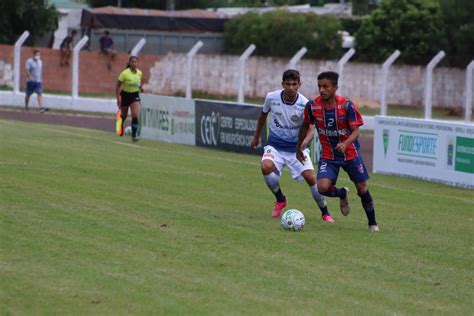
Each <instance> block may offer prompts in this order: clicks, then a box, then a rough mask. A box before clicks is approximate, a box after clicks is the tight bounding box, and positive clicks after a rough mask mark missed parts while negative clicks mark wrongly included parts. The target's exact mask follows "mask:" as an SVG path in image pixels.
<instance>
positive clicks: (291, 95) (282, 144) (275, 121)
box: [251, 69, 334, 223]
mask: <svg viewBox="0 0 474 316" xmlns="http://www.w3.org/2000/svg"><path fill="white" fill-rule="evenodd" d="M281 85H282V87H283V89H279V90H276V91H273V92H270V93H268V94H267V96H266V97H265V103H264V105H263V108H262V112H260V115H259V117H258V122H257V127H256V130H255V134H254V137H253V139H252V142H251V147H252V148H254V149H255V148H257V146H258V144H259V141H260V133H261V131H262V128H263V126H264V125H265V122H266V120H267V116H268V114H269V113H270V119H269V130H270V135H269V137H268V145H267V146H265V147H264V149H263V156H262V160H261V170H262V174H263V178H264V179H265V183H266V184H267V186H268V188H269V189H270V190H271V192H272V193H273V194H274V195H275V198H276V202H275V207H274V209H273V212H272V217H279V216H280V213H281V211H282V210H283V209H284V208H285V207H286V206H287V205H288V201H287V199H286V197H285V196H284V195H283V193H282V191H281V188H280V176H281V172H282V171H283V168H284V167H285V166H288V169H289V170H290V173H291V176H292V178H293V179H295V180H296V181H302V180H303V179H304V180H305V181H306V183H307V184H308V186H309V188H310V191H311V195H312V197H313V199H314V200H315V202H316V203H317V205H318V207H319V209H320V210H321V213H322V219H323V221H325V222H327V223H332V222H334V219H333V218H332V217H331V214H330V213H329V211H328V208H327V203H326V201H325V199H324V197H323V196H321V195H320V194H319V192H318V187H317V185H316V176H315V172H314V168H313V163H312V162H311V159H309V158H308V159H307V160H306V161H305V162H304V163H301V162H300V161H298V159H297V158H296V144H297V142H298V132H299V128H300V126H301V124H302V123H303V114H304V109H305V106H306V103H307V102H308V99H307V98H306V97H305V96H304V95H302V94H301V93H299V92H298V89H299V88H300V86H301V81H300V73H299V72H298V71H297V70H293V69H288V70H286V71H285V72H284V73H283V77H282V82H281ZM313 135H314V127H313V129H312V130H311V131H310V132H309V133H308V134H307V136H306V138H305V140H304V144H303V146H302V147H303V148H305V153H306V156H307V157H310V154H309V149H308V148H307V145H308V144H309V142H310V141H311V139H312V138H313Z"/></svg>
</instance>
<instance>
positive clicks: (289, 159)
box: [262, 146, 314, 181]
mask: <svg viewBox="0 0 474 316" xmlns="http://www.w3.org/2000/svg"><path fill="white" fill-rule="evenodd" d="M303 153H304V154H305V156H306V157H308V159H306V161H305V162H304V164H302V163H301V162H300V161H299V160H298V159H296V153H289V152H286V151H278V150H276V149H275V148H274V147H272V146H265V147H264V148H263V156H262V161H264V160H271V161H273V163H274V164H275V166H276V168H277V169H278V172H280V174H281V172H282V171H283V168H285V166H288V169H289V170H290V173H291V177H292V178H293V179H295V180H296V181H303V180H304V178H303V177H302V176H301V174H302V173H303V171H305V170H314V167H313V163H312V162H311V157H310V155H309V149H308V148H306V149H305V150H303Z"/></svg>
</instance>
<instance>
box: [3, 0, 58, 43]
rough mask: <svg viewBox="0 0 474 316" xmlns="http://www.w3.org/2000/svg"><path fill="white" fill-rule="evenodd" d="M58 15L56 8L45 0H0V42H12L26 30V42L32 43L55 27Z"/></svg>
mask: <svg viewBox="0 0 474 316" xmlns="http://www.w3.org/2000/svg"><path fill="white" fill-rule="evenodd" d="M58 16H59V13H58V11H57V10H56V8H55V7H54V6H53V5H49V4H48V3H47V1H46V0H1V1H0V43H7V44H13V43H15V42H16V40H17V39H18V37H19V36H20V35H21V34H22V33H23V32H24V31H25V30H27V31H29V32H30V36H29V38H28V43H30V44H34V43H35V40H36V39H38V38H40V37H41V36H42V35H44V34H45V33H46V32H48V31H50V30H54V29H55V28H56V26H57V19H58Z"/></svg>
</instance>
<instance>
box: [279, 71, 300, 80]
mask: <svg viewBox="0 0 474 316" xmlns="http://www.w3.org/2000/svg"><path fill="white" fill-rule="evenodd" d="M281 80H282V81H285V80H295V81H300V72H299V71H298V70H294V69H287V70H285V72H283V76H282V79H281Z"/></svg>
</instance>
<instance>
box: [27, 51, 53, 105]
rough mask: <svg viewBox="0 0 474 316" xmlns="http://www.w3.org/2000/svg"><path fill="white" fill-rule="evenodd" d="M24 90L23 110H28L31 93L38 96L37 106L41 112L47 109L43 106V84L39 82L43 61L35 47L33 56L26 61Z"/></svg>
mask: <svg viewBox="0 0 474 316" xmlns="http://www.w3.org/2000/svg"><path fill="white" fill-rule="evenodd" d="M25 68H26V91H25V111H28V103H29V102H30V97H31V95H32V94H33V93H36V94H37V96H38V106H39V109H40V112H41V113H44V112H46V111H48V108H44V107H43V96H42V93H43V86H42V84H41V82H42V80H41V75H42V74H41V73H42V71H43V62H42V60H41V56H40V51H39V50H37V49H35V50H34V51H33V57H30V58H28V60H27V61H26V67H25Z"/></svg>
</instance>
